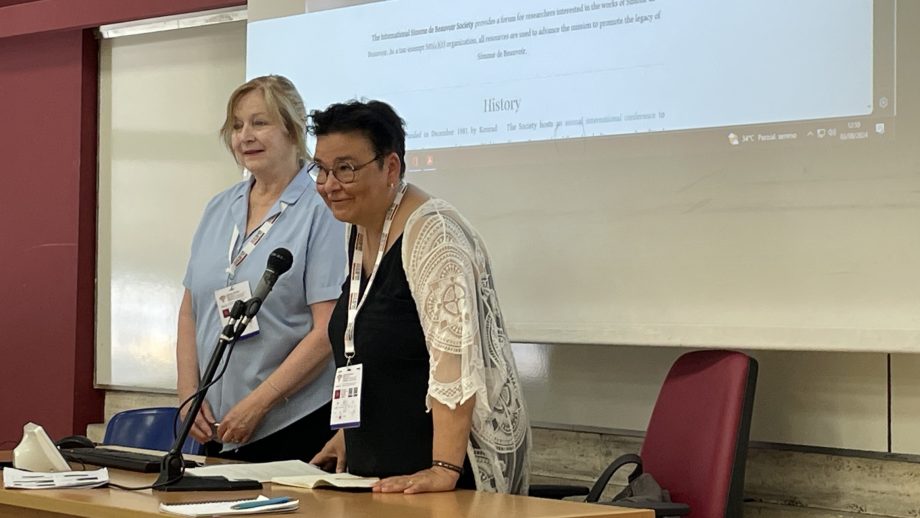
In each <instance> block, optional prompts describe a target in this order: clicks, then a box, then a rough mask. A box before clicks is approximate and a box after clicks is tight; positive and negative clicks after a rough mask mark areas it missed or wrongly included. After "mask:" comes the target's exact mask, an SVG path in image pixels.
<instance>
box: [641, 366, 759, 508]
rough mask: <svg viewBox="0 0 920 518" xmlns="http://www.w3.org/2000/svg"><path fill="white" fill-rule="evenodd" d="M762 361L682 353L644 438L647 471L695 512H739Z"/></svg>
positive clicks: (672, 495) (661, 393) (662, 391)
mask: <svg viewBox="0 0 920 518" xmlns="http://www.w3.org/2000/svg"><path fill="white" fill-rule="evenodd" d="M756 384H757V361H756V360H754V359H753V358H751V357H749V356H747V355H745V354H742V353H739V352H733V351H695V352H690V353H687V354H684V355H682V356H681V357H680V358H678V359H677V361H675V362H674V365H673V366H672V367H671V370H670V371H669V372H668V375H667V377H666V378H665V381H664V383H663V385H662V387H661V392H659V394H658V399H657V401H656V402H655V408H654V410H653V411H652V418H651V420H650V421H649V425H648V431H647V432H646V435H645V441H644V442H643V443H642V453H641V456H642V461H643V468H644V471H646V472H648V473H651V474H652V476H654V477H655V480H657V481H658V483H659V484H661V487H663V488H665V489H667V490H668V491H669V492H670V493H671V499H672V500H673V501H675V502H683V503H686V504H689V505H690V516H695V517H699V518H722V517H725V518H734V517H740V516H741V515H742V510H741V509H742V502H743V491H744V469H745V463H746V462H747V447H748V436H749V434H750V427H751V414H752V407H753V404H754V388H755V386H756Z"/></svg>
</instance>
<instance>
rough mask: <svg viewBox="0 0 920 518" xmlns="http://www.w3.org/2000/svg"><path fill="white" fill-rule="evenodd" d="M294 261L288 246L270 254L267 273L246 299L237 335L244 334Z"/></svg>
mask: <svg viewBox="0 0 920 518" xmlns="http://www.w3.org/2000/svg"><path fill="white" fill-rule="evenodd" d="M293 263H294V256H293V255H291V252H290V251H289V250H288V249H287V248H276V249H275V250H274V251H273V252H272V253H270V254H268V264H267V265H266V266H265V273H263V274H262V279H260V280H259V284H258V285H257V286H256V290H255V292H253V295H252V298H251V299H249V300H248V301H246V311H245V313H244V314H243V318H242V319H240V322H239V324H237V326H236V333H235V336H236V337H240V336H241V335H242V334H243V331H245V330H246V326H248V325H249V322H251V321H252V319H253V317H255V316H256V313H258V312H259V310H260V309H261V308H262V302H263V301H264V300H265V297H267V296H268V294H269V292H271V291H272V288H274V287H275V283H276V282H278V277H280V276H282V275H283V274H284V273H286V272H287V271H288V270H290V269H291V265H292V264H293Z"/></svg>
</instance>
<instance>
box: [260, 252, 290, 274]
mask: <svg viewBox="0 0 920 518" xmlns="http://www.w3.org/2000/svg"><path fill="white" fill-rule="evenodd" d="M292 264H294V256H293V255H291V252H290V250H288V249H287V248H276V249H275V250H274V251H273V252H272V253H271V254H269V255H268V264H267V266H266V268H267V269H268V270H271V271H273V272H275V275H281V274H283V273H285V272H287V271H288V270H290V269H291V265H292Z"/></svg>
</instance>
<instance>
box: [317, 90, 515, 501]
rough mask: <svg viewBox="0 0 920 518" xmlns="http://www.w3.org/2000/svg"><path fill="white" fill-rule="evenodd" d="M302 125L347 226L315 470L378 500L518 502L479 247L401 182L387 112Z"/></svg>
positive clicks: (507, 367)
mask: <svg viewBox="0 0 920 518" xmlns="http://www.w3.org/2000/svg"><path fill="white" fill-rule="evenodd" d="M311 118H312V125H311V126H310V131H311V132H312V133H313V134H314V135H316V153H315V156H314V160H315V165H314V174H315V175H316V184H317V190H318V191H319V193H320V195H321V196H322V198H323V200H325V202H326V204H327V205H328V206H329V208H330V209H331V210H332V214H333V215H334V216H335V217H336V218H337V219H339V220H341V221H344V222H346V223H348V226H347V229H348V234H347V235H348V240H349V242H348V250H349V255H350V256H349V259H350V264H351V266H350V272H351V275H350V277H349V279H347V280H346V281H345V283H344V285H343V288H342V295H341V297H340V298H339V300H338V303H337V304H336V307H335V310H334V311H333V313H332V317H331V319H330V323H329V337H330V341H331V342H332V347H333V353H334V356H335V361H336V365H337V366H338V367H339V368H338V370H337V373H336V378H337V386H336V389H335V391H334V395H333V409H332V413H333V418H332V422H333V426H337V427H341V428H342V429H341V430H339V432H337V433H336V435H335V437H333V439H332V440H331V441H329V443H328V444H327V445H326V447H325V448H324V449H323V451H322V452H320V453H319V454H318V455H317V456H316V457H315V458H314V459H313V462H314V463H316V464H319V465H322V466H325V467H327V468H332V467H333V466H334V467H335V469H336V470H337V471H343V470H345V469H346V467H347V469H348V471H349V472H350V473H353V474H357V475H364V476H378V477H382V478H383V480H381V481H380V482H378V483H377V485H376V486H375V487H374V490H375V491H382V492H406V493H421V492H427V491H449V490H452V489H454V488H455V487H461V488H470V489H473V488H475V489H479V490H483V491H497V492H505V493H518V494H526V493H527V487H528V469H529V461H528V453H529V448H530V427H529V422H528V418H527V413H526V409H525V405H524V399H523V396H522V393H521V387H520V384H519V382H518V375H517V369H516V367H515V364H514V358H513V356H512V353H511V347H510V343H509V341H508V337H507V335H506V333H505V328H504V321H503V319H502V316H501V311H500V309H499V306H498V299H497V297H496V294H495V289H494V284H493V280H492V271H491V265H490V263H489V257H488V254H487V253H486V249H485V246H484V245H483V243H482V240H481V239H480V237H479V235H478V234H477V233H476V232H475V230H473V228H472V227H471V226H470V224H469V223H468V222H467V221H466V220H465V219H464V218H463V216H461V215H460V214H459V213H458V212H457V210H456V209H454V208H453V207H452V206H451V205H450V204H449V203H447V202H445V201H444V200H440V199H438V198H433V197H431V196H429V195H428V194H426V193H425V192H423V191H422V190H421V189H419V188H418V187H415V186H413V185H409V184H407V183H406V182H405V181H404V180H403V176H404V174H405V159H404V155H405V130H404V127H403V121H402V119H400V117H399V116H398V115H397V114H396V112H395V111H394V110H393V109H392V108H391V107H390V106H389V105H387V104H385V103H382V102H379V101H371V102H368V103H361V102H351V103H348V104H335V105H332V106H330V107H329V108H328V109H326V110H323V111H314V112H313V113H312V114H311ZM339 378H341V380H339ZM349 380H350V381H349ZM355 380H358V381H355ZM339 381H341V386H339ZM346 454H347V455H346Z"/></svg>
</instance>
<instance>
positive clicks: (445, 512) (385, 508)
mask: <svg viewBox="0 0 920 518" xmlns="http://www.w3.org/2000/svg"><path fill="white" fill-rule="evenodd" d="M0 457H3V455H0ZM109 476H110V478H111V480H112V482H115V483H118V484H122V485H130V486H142V485H146V484H150V483H152V482H153V481H154V479H155V478H156V476H155V475H153V474H144V473H131V472H126V471H121V470H117V469H109ZM259 493H260V492H259V491H235V492H208V493H160V492H153V491H151V490H149V489H148V490H143V491H124V490H120V489H110V488H104V489H63V490H46V489H42V490H10V489H3V488H2V487H0V516H16V517H39V516H49V517H50V516H56V517H60V516H62V515H63V516H82V517H92V518H116V517H117V518H121V517H124V516H132V517H134V516H139V517H144V516H171V515H166V514H163V513H160V512H159V511H158V507H159V504H160V502H167V503H179V502H182V503H192V502H204V501H209V500H230V499H244V498H253V497H255V496H257V495H258V494H259ZM261 494H264V495H266V496H269V497H272V496H291V497H294V498H297V499H299V500H300V509H299V510H298V511H297V512H295V513H285V514H283V515H282V514H279V515H278V516H292V517H298V516H303V517H306V516H310V517H315V516H330V517H338V516H349V517H351V516H358V517H364V516H373V517H381V518H387V517H393V518H422V517H424V518H430V517H434V516H437V517H438V518H441V517H446V518H451V517H458V518H459V517H469V516H501V517H503V518H504V517H508V518H514V517H522V518H524V517H526V518H577V517H585V518H604V517H610V518H653V516H654V513H653V512H652V511H645V510H637V509H624V508H618V507H611V506H602V505H594V504H583V503H578V502H564V501H557V500H546V499H541V498H531V497H523V496H513V495H498V494H492V493H480V492H476V491H453V492H450V493H429V494H422V495H403V494H379V493H347V492H341V491H332V490H322V489H321V490H315V491H314V490H309V489H298V488H291V487H282V486H275V485H272V484H265V485H264V489H263V490H262V491H261Z"/></svg>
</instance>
